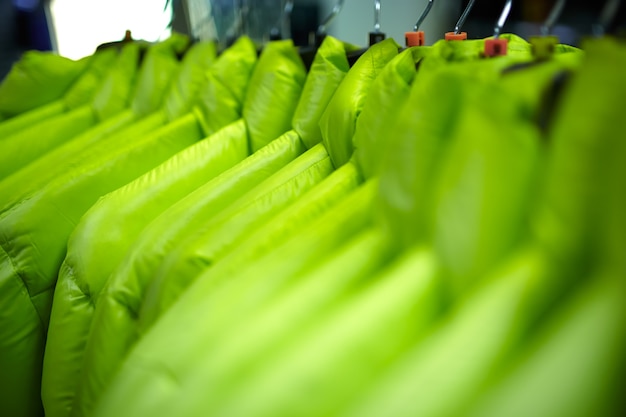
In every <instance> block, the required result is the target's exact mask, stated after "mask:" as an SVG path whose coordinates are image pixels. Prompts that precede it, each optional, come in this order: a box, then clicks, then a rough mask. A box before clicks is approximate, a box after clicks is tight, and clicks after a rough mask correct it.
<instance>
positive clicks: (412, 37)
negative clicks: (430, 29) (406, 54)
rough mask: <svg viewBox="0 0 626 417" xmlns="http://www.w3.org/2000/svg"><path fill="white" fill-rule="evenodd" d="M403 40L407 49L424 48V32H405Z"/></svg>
mask: <svg viewBox="0 0 626 417" xmlns="http://www.w3.org/2000/svg"><path fill="white" fill-rule="evenodd" d="M404 40H405V42H406V47H407V48H409V47H411V46H424V44H425V40H424V31H423V30H419V31H417V32H405V33H404Z"/></svg>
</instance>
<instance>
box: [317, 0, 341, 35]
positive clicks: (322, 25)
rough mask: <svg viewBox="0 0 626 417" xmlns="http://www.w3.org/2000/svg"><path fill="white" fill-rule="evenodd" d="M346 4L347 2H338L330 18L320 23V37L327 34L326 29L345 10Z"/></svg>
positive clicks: (318, 32)
mask: <svg viewBox="0 0 626 417" xmlns="http://www.w3.org/2000/svg"><path fill="white" fill-rule="evenodd" d="M344 3H345V0H338V1H337V3H335V6H334V7H333V10H332V11H331V12H330V14H329V15H328V17H327V18H326V19H324V21H323V22H322V23H320V25H319V26H318V27H317V34H318V35H323V34H325V33H326V27H327V26H328V25H329V24H330V22H332V21H333V20H334V19H335V17H337V15H338V14H339V12H340V11H341V9H342V8H343V4H344Z"/></svg>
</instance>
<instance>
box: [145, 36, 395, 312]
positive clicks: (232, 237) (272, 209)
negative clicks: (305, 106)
mask: <svg viewBox="0 0 626 417" xmlns="http://www.w3.org/2000/svg"><path fill="white" fill-rule="evenodd" d="M386 48H387V45H384V44H383V45H380V46H376V47H373V48H372V49H371V51H368V53H367V54H368V56H367V57H366V58H364V59H362V60H360V61H359V62H357V63H356V64H355V66H354V68H353V69H352V70H351V72H349V73H348V76H346V79H344V81H342V84H341V85H340V87H339V88H342V87H341V86H343V85H344V83H347V86H348V87H349V88H353V89H354V90H353V94H352V96H353V97H354V96H364V95H365V94H366V92H367V90H368V89H369V88H370V84H369V83H354V82H352V81H350V80H355V79H359V78H368V77H372V76H376V75H377V73H376V70H375V69H372V67H374V68H378V67H380V66H382V65H384V64H385V63H386V62H388V61H389V60H390V59H391V58H390V57H392V56H395V55H393V54H388V55H385V54H381V50H383V51H384V50H385V49H386ZM395 54H396V55H397V51H395ZM342 56H343V55H342ZM364 63H365V65H364ZM350 74H352V75H350ZM355 74H356V75H355ZM358 74H361V75H362V77H358ZM313 76H314V75H313ZM321 81H322V82H323V81H324V80H323V79H322V80H321ZM324 85H326V84H324ZM343 88H344V91H347V90H346V88H347V87H343ZM346 95H348V94H347V93H346ZM304 99H305V98H303V100H304ZM338 103H339V102H335V105H334V107H333V110H334V111H337V112H343V113H348V110H351V111H354V112H355V113H354V114H357V115H358V107H360V106H361V102H360V101H357V102H356V103H355V104H353V103H352V102H351V101H349V102H347V103H342V104H343V105H344V106H346V107H345V108H341V109H340V107H339V104H338ZM329 105H330V104H329ZM353 108H354V109H353ZM326 111H328V110H326ZM344 121H346V123H348V126H347V127H348V128H349V127H351V126H353V125H354V121H352V120H349V119H347V118H345V119H344ZM322 123H323V122H320V124H322ZM339 132H342V130H341V129H339ZM339 134H340V133H339ZM339 134H338V133H335V132H334V133H333V135H337V136H333V137H332V138H329V137H327V142H329V141H332V140H333V139H334V140H336V141H339V140H342V139H341V136H339ZM322 157H323V158H324V161H322V160H320V159H319V158H322ZM327 157H328V154H327V151H326V148H325V147H319V146H316V147H314V148H311V149H310V150H308V151H307V152H306V153H305V154H304V155H302V156H301V157H300V158H298V160H296V161H294V162H293V163H292V164H290V165H289V166H286V167H284V168H283V169H281V170H280V171H279V172H277V173H276V174H275V175H274V176H273V177H271V178H269V179H267V180H266V181H265V182H263V183H261V184H259V186H257V187H256V188H255V189H254V191H252V192H251V193H249V194H247V195H245V196H244V197H242V198H241V200H239V202H238V203H240V202H245V203H243V204H245V205H246V207H245V208H242V207H240V204H241V203H240V204H236V205H234V206H231V207H229V208H228V209H227V210H224V211H222V212H221V213H220V215H219V217H217V218H215V219H212V220H211V221H210V222H207V223H205V224H204V225H203V226H202V227H201V228H199V231H197V232H196V233H195V235H194V236H192V237H190V238H188V239H187V240H186V242H184V243H181V244H180V245H179V246H178V247H177V250H175V251H173V253H171V254H169V255H168V258H167V259H166V260H165V261H164V263H163V265H162V266H161V268H160V269H159V271H158V273H157V274H156V279H155V280H153V281H152V283H151V290H150V292H149V294H152V296H151V297H148V298H147V299H146V304H145V308H144V310H143V311H144V312H146V314H147V317H150V316H153V317H157V316H158V312H161V311H164V310H165V309H167V307H169V305H170V304H171V303H172V302H173V301H174V300H176V298H177V297H178V295H179V294H180V293H181V292H182V291H183V290H184V289H185V288H186V287H187V286H188V285H189V283H190V282H191V281H192V280H193V279H195V277H196V276H198V275H199V274H200V273H201V272H202V270H204V269H206V268H209V267H211V266H212V265H214V264H215V263H216V261H217V260H218V259H219V257H220V252H221V253H223V251H225V250H228V249H227V248H228V246H230V248H231V249H232V248H234V247H235V245H236V242H237V240H241V239H243V238H244V236H245V235H246V234H248V233H250V232H252V231H254V229H256V228H257V227H260V225H262V224H263V223H265V222H267V221H268V220H270V219H271V218H272V217H273V216H275V215H276V214H278V212H279V211H280V210H281V209H282V208H284V207H287V206H288V205H290V204H292V203H293V202H294V201H295V200H296V199H298V198H299V197H300V196H302V194H303V193H305V192H306V191H307V190H308V189H309V187H313V186H315V185H316V184H317V183H318V182H320V181H322V180H323V179H324V178H325V177H327V176H328V175H329V174H330V172H331V171H332V169H333V165H332V164H331V163H330V162H331V161H330V160H326V158H327ZM300 159H302V160H303V161H299V160H300ZM311 163H315V165H313V166H310V165H311ZM303 165H304V167H309V166H310V168H306V169H303ZM151 304H152V307H151ZM148 321H150V319H147V320H146V322H148Z"/></svg>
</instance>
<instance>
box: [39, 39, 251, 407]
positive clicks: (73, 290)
mask: <svg viewBox="0 0 626 417" xmlns="http://www.w3.org/2000/svg"><path fill="white" fill-rule="evenodd" d="M206 45H211V46H210V48H213V46H212V44H196V45H195V46H194V47H192V49H191V50H190V51H188V52H187V54H188V55H186V56H185V60H186V61H189V60H192V58H193V57H194V56H196V57H199V58H202V57H203V56H205V55H206V54H207V51H206V50H205V48H206ZM189 54H190V55H189ZM192 62H194V63H195V64H196V65H188V66H187V67H188V70H187V71H186V73H185V74H181V76H179V77H178V79H177V83H179V84H181V86H180V87H179V88H176V89H174V91H173V92H172V94H171V95H170V96H169V97H168V100H167V101H166V103H165V109H166V110H167V111H168V112H170V114H172V115H176V114H180V113H183V114H184V112H187V114H189V115H193V116H195V117H196V118H198V120H199V121H200V122H201V123H200V124H202V125H203V130H204V131H208V132H211V131H213V129H217V128H218V126H219V123H223V124H224V125H226V124H228V123H229V122H232V119H234V118H236V117H238V115H240V114H241V108H242V103H243V99H244V96H245V92H246V90H247V83H248V79H249V76H250V74H251V72H252V70H253V68H254V65H255V63H256V51H255V49H254V45H253V44H252V42H251V41H250V40H249V39H247V38H242V39H240V40H239V41H238V42H237V43H236V44H235V45H233V47H231V48H230V49H229V50H228V51H226V52H225V53H223V54H222V55H221V56H220V58H219V59H218V60H217V62H215V63H214V64H212V65H211V67H210V68H209V69H208V70H206V71H203V70H202V69H203V66H202V65H198V63H197V62H195V61H193V60H192ZM194 68H195V69H194ZM233 69H236V70H237V71H238V72H237V73H238V74H239V76H238V77H232V76H231V71H233ZM198 70H200V71H198ZM246 75H247V76H246ZM192 77H195V78H198V79H196V80H194V79H193V78H192ZM190 78H191V79H190ZM226 79H229V88H226V87H225V86H224V82H225V80H226ZM183 83H185V84H183ZM189 83H194V84H198V85H199V86H201V87H199V90H200V91H199V92H198V94H199V96H200V97H201V101H200V103H198V105H197V106H195V107H194V109H193V113H190V110H189V108H190V105H189V103H193V100H190V99H189V98H188V97H186V96H187V94H185V92H186V89H185V88H184V85H188V84H189ZM187 89H188V87H187ZM209 111H210V113H209ZM246 152H247V146H245V145H244V146H243V147H242V146H239V147H237V144H236V142H235V141H232V142H231V141H229V138H228V137H227V136H225V135H219V134H215V135H212V136H210V137H209V138H207V139H205V140H201V141H199V142H197V143H195V144H193V145H191V146H189V147H188V148H186V149H185V150H183V151H181V152H180V153H178V154H176V155H175V156H173V157H172V158H170V159H168V160H167V161H165V162H164V163H163V164H161V165H159V166H158V167H156V168H154V169H153V170H150V171H149V172H147V173H146V174H144V175H142V176H141V177H139V178H137V179H136V180H134V181H132V182H130V183H129V184H127V185H126V186H124V187H122V188H121V189H119V190H118V191H115V192H113V193H110V194H108V195H107V196H105V197H103V198H101V199H100V200H99V201H98V203H97V204H95V205H94V206H93V207H92V208H91V209H90V210H89V211H87V213H86V214H85V215H84V216H83V217H82V219H81V221H80V222H79V223H78V225H77V226H76V228H75V229H74V232H73V233H72V235H71V237H70V239H69V241H68V250H67V255H66V258H65V261H64V263H63V265H62V266H61V269H60V271H59V278H58V284H57V290H56V291H55V297H54V303H53V309H52V314H51V320H50V331H49V337H48V340H47V343H46V355H45V358H44V370H43V386H42V395H43V401H44V407H45V409H46V413H47V414H48V415H51V416H54V415H69V413H70V411H71V409H72V401H73V398H74V392H75V391H76V387H78V386H80V385H81V384H79V383H78V382H77V381H78V379H79V376H80V373H81V369H82V360H79V359H78V358H79V357H82V352H83V350H84V346H85V341H86V338H87V333H88V330H89V323H90V320H91V316H92V313H93V306H94V302H95V301H93V300H96V299H97V296H98V293H99V292H100V289H101V288H102V287H103V286H104V284H105V282H106V279H107V278H108V275H109V274H110V273H111V271H112V269H113V268H114V267H115V265H116V263H117V262H118V261H119V260H120V259H121V258H122V256H123V254H124V253H125V252H126V250H128V247H129V246H130V244H131V243H132V241H133V240H134V237H135V236H136V235H137V234H139V233H140V231H141V229H142V228H143V226H145V225H146V224H148V223H149V222H150V220H151V219H152V218H154V217H156V216H157V215H158V214H159V213H160V211H162V210H164V209H165V208H166V207H167V206H168V205H170V204H172V203H173V202H174V201H176V200H178V199H180V198H182V197H183V196H184V195H185V194H187V193H189V192H191V191H192V190H193V189H194V188H196V187H198V186H199V185H201V184H202V183H203V182H206V181H207V180H208V179H210V178H211V177H213V176H215V175H217V174H219V173H220V172H221V171H223V170H225V169H226V168H228V167H230V166H231V165H232V164H234V163H236V162H237V161H239V160H240V159H242V158H243V157H244V156H245V155H246V154H247V153H246ZM113 217H115V219H116V220H115V222H114V223H113V224H112V223H111V220H112V218H113ZM103 253H106V257H104V258H103V257H102V254H103ZM83 291H84V292H83ZM78 294H81V296H78Z"/></svg>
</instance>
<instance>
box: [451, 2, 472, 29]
mask: <svg viewBox="0 0 626 417" xmlns="http://www.w3.org/2000/svg"><path fill="white" fill-rule="evenodd" d="M474 3H476V0H470V1H469V3H467V6H465V10H463V13H461V17H459V20H458V22H456V25H455V26H454V34H455V35H458V34H459V33H461V28H462V27H463V25H464V24H465V20H467V16H469V14H470V12H471V11H472V7H474Z"/></svg>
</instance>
